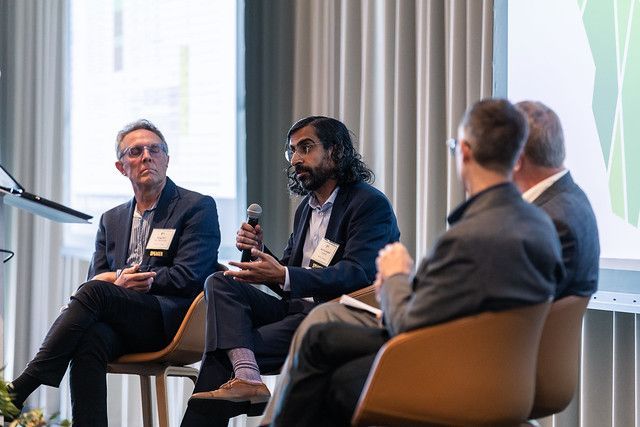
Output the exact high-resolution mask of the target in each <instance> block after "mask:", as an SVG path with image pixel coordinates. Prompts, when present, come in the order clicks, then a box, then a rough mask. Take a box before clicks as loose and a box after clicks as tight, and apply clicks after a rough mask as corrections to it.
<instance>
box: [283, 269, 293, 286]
mask: <svg viewBox="0 0 640 427" xmlns="http://www.w3.org/2000/svg"><path fill="white" fill-rule="evenodd" d="M282 290H283V291H285V292H291V282H290V281H289V267H285V268H284V285H282Z"/></svg>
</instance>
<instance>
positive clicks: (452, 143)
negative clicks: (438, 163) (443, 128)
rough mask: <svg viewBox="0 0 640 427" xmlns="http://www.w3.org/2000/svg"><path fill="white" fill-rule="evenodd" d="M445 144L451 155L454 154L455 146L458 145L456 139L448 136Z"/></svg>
mask: <svg viewBox="0 0 640 427" xmlns="http://www.w3.org/2000/svg"><path fill="white" fill-rule="evenodd" d="M445 144H447V147H449V152H450V153H451V155H452V156H454V155H455V154H456V147H457V146H458V140H457V139H456V138H449V139H447V141H446V142H445Z"/></svg>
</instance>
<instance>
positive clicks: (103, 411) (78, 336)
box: [25, 280, 168, 427]
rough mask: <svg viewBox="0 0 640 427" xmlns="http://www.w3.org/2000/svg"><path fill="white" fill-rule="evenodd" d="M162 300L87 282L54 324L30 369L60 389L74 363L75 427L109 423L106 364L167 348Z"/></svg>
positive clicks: (32, 374) (110, 284)
mask: <svg viewBox="0 0 640 427" xmlns="http://www.w3.org/2000/svg"><path fill="white" fill-rule="evenodd" d="M163 326H164V325H163V320H162V313H161V310H160V304H159V303H158V300H157V299H156V298H155V297H153V296H152V295H148V294H143V293H140V292H137V291H132V290H129V289H124V288H121V287H119V286H115V285H113V284H112V283H109V282H103V281H98V280H94V281H90V282H87V283H85V284H83V285H82V286H81V287H80V288H79V289H78V291H76V293H75V294H74V295H73V296H72V297H71V301H70V302H69V304H68V305H67V306H66V307H65V308H64V310H63V311H62V312H61V313H60V316H58V318H57V319H56V320H55V322H53V325H52V326H51V328H50V329H49V332H48V333H47V336H46V337H45V339H44V342H43V343H42V346H41V347H40V350H39V351H38V353H37V354H36V356H35V357H34V359H33V360H32V361H31V362H29V364H28V365H27V367H26V369H25V373H27V374H28V375H30V376H32V377H34V378H36V379H38V380H39V381H40V382H41V383H42V384H46V385H49V386H54V387H57V386H59V385H60V381H61V380H62V377H63V376H64V373H65V372H66V370H67V366H69V364H70V366H71V370H70V381H71V401H72V405H73V406H72V413H73V425H74V426H77V427H83V426H106V425H107V382H106V369H107V363H108V362H109V361H112V360H114V359H116V358H117V357H119V356H121V355H123V354H125V353H131V352H144V351H154V350H158V349H161V348H162V347H164V346H165V345H166V344H167V342H168V338H167V337H166V336H165V333H164V327H163Z"/></svg>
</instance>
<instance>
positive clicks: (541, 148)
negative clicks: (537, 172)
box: [516, 101, 565, 169]
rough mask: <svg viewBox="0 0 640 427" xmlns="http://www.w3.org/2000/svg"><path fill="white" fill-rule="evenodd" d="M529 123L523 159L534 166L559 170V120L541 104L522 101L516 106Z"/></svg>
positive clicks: (561, 149) (561, 147) (561, 159)
mask: <svg viewBox="0 0 640 427" xmlns="http://www.w3.org/2000/svg"><path fill="white" fill-rule="evenodd" d="M516 107H517V108H518V109H520V110H521V111H522V112H523V113H524V114H525V115H526V117H527V121H528V122H529V137H528V139H527V143H526V144H525V147H524V155H525V157H526V158H527V159H528V160H529V162H531V163H532V164H533V165H535V166H540V167H545V168H554V169H555V168H561V167H562V165H563V163H564V156H565V151H564V133H563V131H562V125H561V124H560V118H559V117H558V115H557V114H556V113H555V112H554V111H553V110H552V109H551V108H549V107H547V106H546V105H544V104H543V103H542V102H537V101H522V102H518V103H517V104H516Z"/></svg>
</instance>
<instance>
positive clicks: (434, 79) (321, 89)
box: [291, 0, 493, 258]
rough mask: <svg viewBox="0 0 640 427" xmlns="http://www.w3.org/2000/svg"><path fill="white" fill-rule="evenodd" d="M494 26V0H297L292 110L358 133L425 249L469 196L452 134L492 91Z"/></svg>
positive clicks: (418, 249)
mask: <svg viewBox="0 0 640 427" xmlns="http://www.w3.org/2000/svg"><path fill="white" fill-rule="evenodd" d="M492 31H493V2H492V1H491V0H483V1H476V0H452V1H446V2H445V1H442V0H415V1H407V0H342V1H340V0H335V1H322V0H311V1H299V2H296V3H295V27H294V40H295V45H294V72H293V76H294V91H293V118H292V120H295V119H297V118H300V117H303V116H306V115H310V114H325V115H330V116H334V117H337V118H339V119H341V120H342V121H344V122H345V123H346V124H347V126H348V127H349V128H350V129H351V130H352V131H353V132H354V133H355V134H356V136H357V139H358V142H359V148H360V152H361V153H362V154H363V156H364V158H365V161H366V162H367V164H368V165H369V166H370V167H371V168H372V169H373V170H374V172H375V173H376V184H375V185H376V186H377V187H378V188H380V189H381V190H382V191H384V192H385V194H387V196H388V197H389V199H390V200H391V201H392V203H393V206H394V208H395V210H396V214H397V216H398V220H399V223H400V229H401V231H402V241H403V242H404V243H405V244H406V245H407V246H408V247H409V249H410V251H411V252H412V253H413V254H415V256H416V258H421V257H423V256H424V255H426V253H427V250H428V248H429V247H430V246H431V245H432V244H433V243H434V241H435V239H436V238H437V237H438V236H439V235H440V234H441V233H442V231H443V230H444V229H445V225H446V222H445V219H446V213H447V212H448V210H449V209H450V208H451V207H453V206H455V205H456V204H458V203H459V202H460V201H461V200H462V199H463V198H464V194H463V190H462V188H461V186H460V184H459V183H458V180H457V178H456V175H455V169H454V165H453V163H452V162H451V160H450V159H449V157H448V151H447V149H446V147H445V144H444V141H445V140H446V139H447V138H448V137H451V136H455V134H456V132H457V129H456V128H457V124H458V121H459V120H460V118H461V116H462V113H463V112H464V110H465V109H466V107H467V106H468V105H469V104H470V103H472V102H474V101H476V100H478V99H480V98H482V97H486V96H490V95H491V84H492V81H491V78H492V46H493V44H492ZM291 205H292V206H293V205H295V202H292V203H291Z"/></svg>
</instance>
